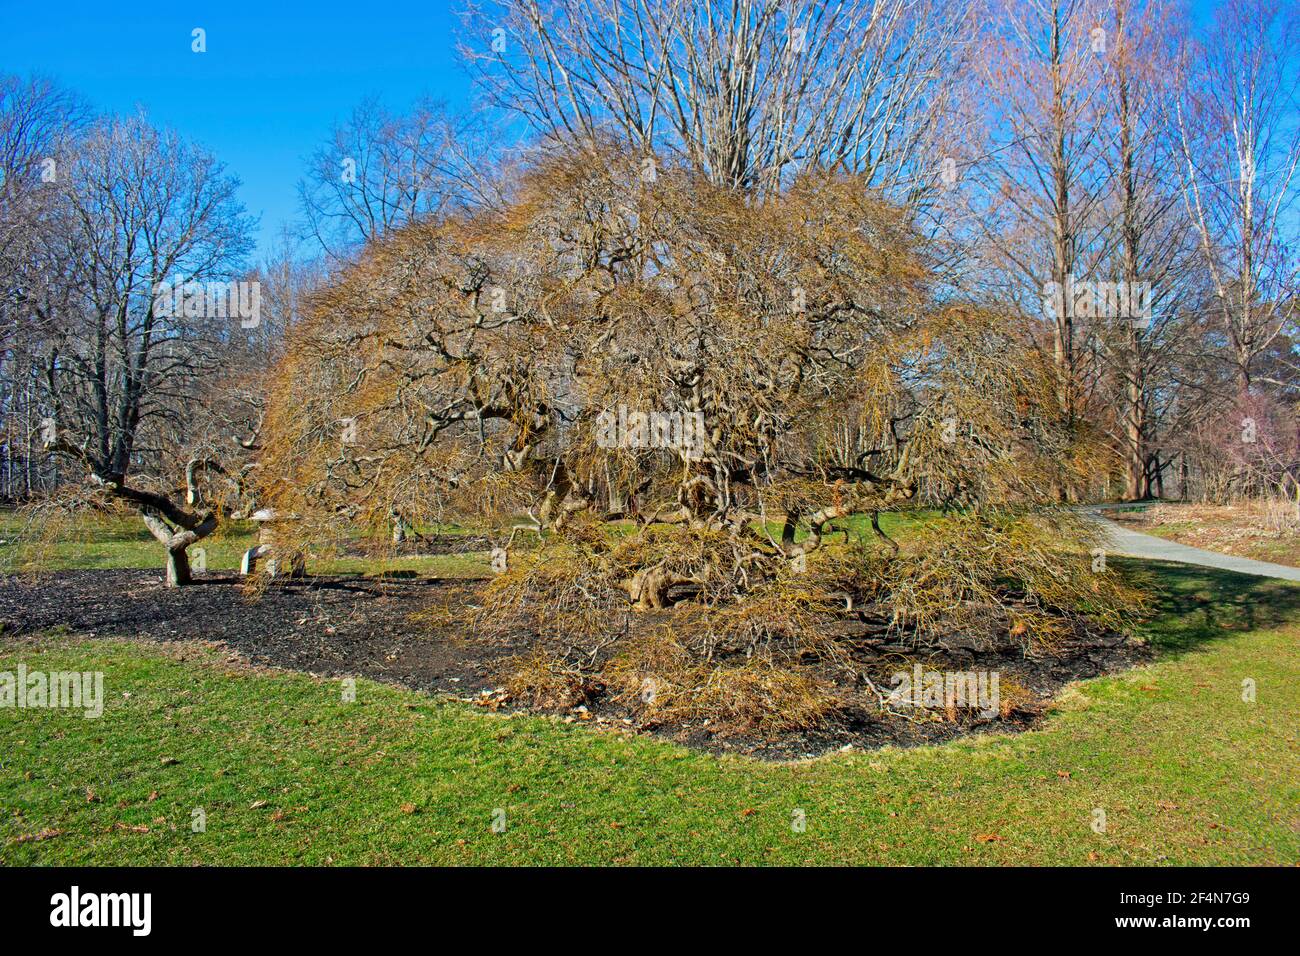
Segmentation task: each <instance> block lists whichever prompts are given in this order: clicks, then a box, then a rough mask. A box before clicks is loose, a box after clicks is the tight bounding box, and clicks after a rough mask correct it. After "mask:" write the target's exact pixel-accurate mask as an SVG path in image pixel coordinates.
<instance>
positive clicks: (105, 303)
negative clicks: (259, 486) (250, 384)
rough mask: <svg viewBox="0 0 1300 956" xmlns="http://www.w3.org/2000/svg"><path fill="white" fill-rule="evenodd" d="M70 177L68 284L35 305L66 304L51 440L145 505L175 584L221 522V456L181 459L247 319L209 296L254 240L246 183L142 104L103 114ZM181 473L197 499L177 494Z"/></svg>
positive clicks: (52, 354)
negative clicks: (204, 392)
mask: <svg viewBox="0 0 1300 956" xmlns="http://www.w3.org/2000/svg"><path fill="white" fill-rule="evenodd" d="M59 184H60V193H61V202H62V204H63V207H64V210H65V220H64V222H65V226H66V228H65V229H64V230H63V231H62V232H61V234H60V235H59V237H58V242H59V243H60V248H61V252H62V255H63V258H64V261H65V262H66V263H67V268H66V270H65V272H64V274H63V280H64V281H65V282H66V283H68V287H67V294H66V295H65V296H63V297H61V298H60V299H58V300H57V302H52V301H50V300H46V301H45V302H41V303H32V307H33V308H34V309H35V310H36V311H37V313H38V314H40V313H42V312H43V311H44V309H46V308H50V307H51V306H52V305H55V304H57V306H58V307H59V309H60V310H61V311H60V313H59V314H52V315H49V316H48V319H49V321H50V328H51V329H52V330H53V331H52V333H51V334H50V336H49V338H48V340H47V343H46V345H45V351H44V354H43V356H42V359H43V367H42V378H43V383H44V386H45V388H46V390H47V395H48V401H49V402H50V405H51V412H52V414H51V419H52V420H51V421H50V422H49V423H48V424H47V428H46V435H45V438H46V441H45V445H46V447H47V449H48V450H50V451H51V452H54V453H57V454H59V455H61V456H63V457H65V458H67V459H71V460H72V461H73V462H75V463H76V464H77V465H78V466H80V467H81V468H82V469H84V473H85V475H86V476H87V479H88V480H89V481H90V482H91V483H92V485H93V486H94V487H95V488H97V489H98V490H99V491H100V492H102V493H104V494H106V495H108V496H109V497H111V498H113V499H115V500H117V501H119V502H123V503H126V504H128V505H130V506H132V507H134V508H136V509H137V510H138V511H139V513H140V514H141V516H142V517H143V519H144V522H145V524H146V526H147V527H148V528H149V530H150V532H152V533H153V535H154V536H155V537H156V538H157V539H158V540H159V542H160V543H161V544H162V545H163V546H164V548H165V550H166V555H167V562H166V569H167V582H168V584H171V585H178V584H184V583H186V582H187V581H188V580H189V576H190V572H189V562H188V558H187V556H186V549H187V548H188V547H189V546H190V545H192V544H193V543H194V542H195V541H197V540H199V539H201V538H203V537H204V536H206V535H208V534H210V533H211V532H212V530H213V529H214V528H215V527H216V523H217V518H218V516H217V512H216V510H215V509H213V508H212V507H211V506H210V503H209V502H207V501H205V499H204V495H203V491H202V487H201V481H202V479H203V478H204V477H205V476H208V477H210V476H211V475H212V474H213V473H215V472H219V471H220V466H219V463H217V462H213V461H211V460H209V459H207V458H206V457H205V458H190V457H185V458H184V460H179V459H177V458H176V455H177V451H176V448H177V445H178V444H180V445H183V444H184V442H183V440H182V441H181V442H179V443H178V442H177V441H176V440H175V439H176V436H177V435H178V434H179V435H181V436H183V435H184V433H185V419H186V416H187V414H188V413H191V412H192V411H193V410H194V409H193V407H192V403H193V402H194V400H195V398H196V391H195V390H196V382H197V381H198V379H199V378H200V376H202V375H203V374H204V373H205V372H210V371H211V370H212V369H213V368H214V367H215V366H216V365H217V352H218V350H219V349H220V348H221V347H222V343H223V341H225V340H226V339H228V338H229V336H230V335H231V334H237V333H232V324H233V325H236V326H237V325H238V319H236V318H233V317H226V318H219V317H216V316H214V315H213V314H211V313H212V312H214V311H217V310H216V309H213V308H211V307H210V305H209V303H210V302H211V301H213V299H215V295H212V294H210V293H211V290H212V289H216V290H217V293H224V292H225V291H229V287H227V286H226V285H225V284H224V283H225V282H226V281H227V280H229V279H230V278H232V276H233V275H234V271H233V270H234V269H235V268H236V267H237V266H238V263H239V261H240V259H241V258H242V257H243V255H244V254H245V253H246V251H247V250H248V248H249V245H250V242H249V239H248V238H247V235H248V229H249V221H248V219H247V218H246V216H245V215H244V214H243V211H242V208H241V207H240V206H239V204H238V203H237V201H236V199H235V189H236V187H237V181H236V180H234V179H233V178H231V177H229V176H227V175H226V174H225V172H224V170H223V168H222V166H221V164H220V163H219V162H217V161H216V160H215V159H213V158H212V157H211V156H210V155H209V154H207V153H206V152H204V151H203V150H202V149H200V148H198V147H196V146H194V145H192V144H190V143H187V142H185V141H183V140H182V139H181V138H180V137H178V136H177V135H176V134H174V133H171V132H168V131H164V130H159V129H157V128H155V127H153V126H151V125H150V124H149V123H148V122H147V121H146V120H145V119H144V118H143V117H142V116H137V117H132V118H129V119H108V120H104V121H102V122H100V123H99V124H97V125H96V127H95V128H94V130H93V131H92V132H91V133H90V134H89V135H88V136H87V137H85V138H84V139H83V140H82V141H81V142H79V143H78V144H77V149H76V153H75V156H74V157H73V159H72V162H71V163H70V165H69V168H68V169H67V170H66V171H64V172H63V173H62V174H61V176H60V180H59ZM218 282H219V283H222V285H221V286H220V287H215V286H214V287H208V286H205V285H204V284H205V283H218ZM164 287H166V288H168V289H176V290H187V293H188V294H187V296H186V298H185V301H184V305H183V307H182V308H181V309H179V310H177V309H175V308H172V307H169V301H171V302H174V300H169V297H168V295H167V294H165V293H163V292H162V290H163V289H164ZM241 291H242V290H241ZM251 297H252V295H251V291H250V295H249V298H251ZM222 314H223V315H225V314H226V313H225V311H224V310H223V312H222ZM178 484H180V488H181V490H180V494H182V495H184V499H183V500H184V502H185V503H184V504H178V503H177V502H176V501H175V500H173V495H174V494H175V493H176V489H177V485H178Z"/></svg>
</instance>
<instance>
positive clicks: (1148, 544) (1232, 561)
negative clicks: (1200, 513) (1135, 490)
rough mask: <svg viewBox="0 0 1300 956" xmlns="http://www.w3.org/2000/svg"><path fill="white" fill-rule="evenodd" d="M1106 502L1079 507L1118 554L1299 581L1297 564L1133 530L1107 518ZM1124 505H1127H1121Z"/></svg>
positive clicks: (1109, 546)
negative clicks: (1221, 551) (1239, 554)
mask: <svg viewBox="0 0 1300 956" xmlns="http://www.w3.org/2000/svg"><path fill="white" fill-rule="evenodd" d="M1107 507H1110V506H1107V505H1095V506H1092V507H1088V508H1082V509H1080V510H1081V511H1083V513H1084V514H1086V515H1088V517H1090V518H1091V519H1092V520H1094V521H1096V522H1097V523H1098V524H1100V525H1101V526H1102V527H1103V528H1105V529H1106V531H1107V541H1106V544H1105V546H1106V548H1107V549H1108V550H1113V551H1115V552H1116V553H1118V554H1127V555H1129V556H1130V557H1134V558H1151V559H1153V560H1155V561H1179V562H1182V563H1183V564H1199V565H1201V566H1202V567H1206V568H1221V569H1222V570H1224V571H1236V572H1237V573H1238V574H1257V575H1259V576H1261V577H1265V578H1282V579H1283V580H1286V581H1300V568H1288V567H1287V566H1286V565H1285V564H1270V563H1269V562H1267V561H1252V560H1250V559H1249V558H1238V557H1235V556H1234V555H1231V554H1219V553H1218V552H1217V551H1206V550H1204V549H1202V548H1193V547H1189V546H1188V545H1185V544H1179V543H1178V542H1177V541H1169V540H1167V539H1165V538H1157V537H1156V536H1155V535H1150V534H1142V533H1141V532H1140V531H1132V530H1130V529H1129V528H1125V527H1124V526H1123V525H1120V524H1116V523H1115V522H1114V521H1111V520H1110V519H1109V518H1106V517H1105V516H1104V515H1103V514H1102V512H1103V511H1105V510H1106V509H1107ZM1121 507H1127V506H1121Z"/></svg>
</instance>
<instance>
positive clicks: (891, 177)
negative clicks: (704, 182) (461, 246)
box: [462, 0, 968, 199]
mask: <svg viewBox="0 0 1300 956" xmlns="http://www.w3.org/2000/svg"><path fill="white" fill-rule="evenodd" d="M966 7H967V5H966V3H965V2H963V0H949V2H936V0H860V2H849V3H842V2H824V0H818V2H812V3H803V2H793V0H734V2H733V0H501V2H497V3H488V4H486V5H483V6H472V7H471V8H470V10H469V11H468V13H467V15H466V23H467V27H468V32H469V36H468V37H467V39H466V41H465V42H464V43H463V46H462V48H463V51H464V54H465V56H466V58H467V59H468V61H469V62H470V63H471V64H472V65H473V66H475V67H476V69H477V71H478V74H479V76H480V78H481V80H482V82H483V84H484V86H485V88H486V89H487V91H488V93H489V95H490V96H491V97H492V99H493V100H494V101H495V102H496V103H497V104H499V105H501V106H504V107H506V108H507V109H509V110H510V111H512V112H513V113H515V114H517V115H521V116H523V117H524V118H525V119H526V120H527V121H528V123H529V124H530V125H531V127H532V128H533V129H534V130H535V131H537V132H540V133H541V134H543V135H544V136H547V137H551V138H553V139H557V140H560V141H571V140H573V139H575V138H576V139H580V140H585V141H590V140H592V139H593V138H597V137H604V136H611V135H612V136H616V137H617V138H618V139H619V140H620V141H621V142H622V143H624V144H625V145H626V146H628V148H630V149H632V150H633V151H634V152H637V153H640V154H641V155H642V156H644V157H650V156H653V155H655V154H656V153H667V154H669V155H674V154H675V155H677V156H680V157H682V158H684V159H685V160H686V161H687V162H689V163H690V164H691V165H692V166H693V167H694V168H696V169H699V170H701V171H703V172H704V173H705V174H706V175H707V176H708V178H709V180H710V181H711V182H713V183H714V184H715V185H721V186H727V187H732V188H740V189H766V190H772V189H775V188H777V187H778V186H779V185H780V184H781V183H782V182H785V181H787V180H788V179H789V177H790V176H791V175H792V174H793V173H795V172H797V171H798V170H800V169H809V168H813V167H816V166H825V167H829V168H841V169H844V170H846V171H848V172H852V173H857V174H862V175H863V176H864V177H865V180H866V182H867V183H868V185H871V186H874V187H879V188H886V189H892V190H894V193H893V195H894V198H896V199H904V198H906V197H907V196H908V195H909V194H912V195H913V197H914V198H915V195H916V194H917V193H918V192H919V191H920V190H921V189H922V188H923V187H924V186H925V185H926V184H932V183H933V182H934V180H935V178H936V176H937V174H938V169H937V165H936V164H934V163H933V162H932V157H931V156H930V155H927V151H928V150H929V148H931V147H932V146H933V144H934V142H935V140H936V133H937V124H938V120H939V118H940V116H941V115H942V113H943V108H944V106H945V99H944V95H943V89H944V86H943V81H944V80H946V79H950V78H951V77H952V76H953V75H954V74H955V73H956V71H957V69H958V68H959V66H960V61H961V58H962V56H963V54H964V44H965V38H966V36H967V33H968V30H967V26H968V23H967V20H966V17H965V11H966Z"/></svg>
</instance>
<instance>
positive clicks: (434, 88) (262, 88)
mask: <svg viewBox="0 0 1300 956" xmlns="http://www.w3.org/2000/svg"><path fill="white" fill-rule="evenodd" d="M1192 5H1193V7H1194V8H1196V11H1197V13H1198V14H1199V15H1201V16H1202V17H1203V16H1204V13H1205V11H1206V9H1207V8H1210V7H1212V6H1213V0H1192ZM0 24H3V26H2V27H0V69H3V70H4V71H6V72H17V73H24V74H25V73H29V72H39V73H42V74H45V75H48V76H50V77H52V78H54V79H55V80H57V81H59V82H60V83H62V84H63V85H64V86H67V87H69V88H71V89H74V90H76V91H78V92H80V93H81V94H83V95H84V96H86V97H87V98H88V99H89V100H90V102H91V103H92V105H94V106H95V107H97V108H99V109H102V110H106V111H115V112H129V111H133V110H134V109H135V108H136V107H137V106H142V107H144V108H145V109H146V110H147V111H148V113H149V116H150V117H151V118H152V119H153V121H154V122H156V123H160V124H162V125H166V126H171V127H173V128H175V129H177V130H179V131H180V132H181V133H182V134H183V135H185V136H187V137H189V138H191V139H193V140H197V141H198V142H200V143H202V144H203V145H204V146H206V147H207V148H208V149H210V150H212V151H213V152H214V153H216V155H217V156H219V157H220V158H221V159H222V160H223V161H224V162H226V164H227V165H228V167H229V169H230V170H231V171H232V172H233V173H234V174H236V175H237V176H239V178H240V179H241V180H242V182H243V188H242V190H241V196H242V198H243V201H244V203H245V205H246V206H247V207H248V209H249V211H250V212H252V213H253V214H254V215H257V216H259V217H260V218H261V231H260V234H259V237H258V247H259V253H265V252H266V251H267V250H268V249H269V247H270V245H271V243H272V242H273V240H274V238H275V237H276V236H278V234H279V232H280V228H281V226H282V224H283V223H285V222H287V221H290V220H292V219H294V218H295V216H296V214H297V188H296V187H297V182H298V180H299V178H300V177H301V175H302V171H303V169H304V167H305V165H306V162H305V161H306V158H307V157H308V156H309V155H310V154H311V152H312V151H313V150H314V149H315V148H316V146H317V145H318V144H319V143H320V142H321V141H322V140H323V139H324V138H325V137H326V135H327V134H328V132H329V130H330V128H331V127H332V125H333V124H334V122H335V121H336V120H338V119H341V118H343V117H344V116H345V115H346V114H347V113H348V112H349V111H350V110H351V108H352V107H353V106H354V105H355V104H356V103H357V102H358V101H359V100H361V99H362V98H363V97H365V96H367V95H370V94H378V95H380V96H381V97H383V99H384V101H385V102H386V104H387V105H389V106H390V107H393V108H397V109H401V108H404V107H405V106H406V105H408V104H409V103H411V102H412V101H413V100H414V99H416V97H418V96H419V95H421V94H422V93H429V94H431V95H432V96H434V97H437V98H441V99H446V100H448V101H449V102H451V103H467V102H468V101H469V99H470V98H471V97H472V95H473V94H472V84H471V83H470V80H469V77H468V76H467V75H466V74H465V72H464V70H463V68H462V67H461V65H460V61H459V58H458V56H457V55H456V52H455V41H456V39H457V37H458V36H459V35H460V29H461V26H460V22H459V20H458V19H457V18H456V17H455V16H454V15H453V13H452V12H451V4H450V3H449V2H448V0H425V2H409V0H381V2H374V0H371V2H367V0H348V2H340V0H317V2H314V3H303V2H298V0H287V2H286V0H264V2H262V3H249V2H246V0H228V2H224V3H181V2H175V0H173V2H171V3H137V4H133V5H129V6H127V5H121V4H110V3H105V2H104V0H97V2H86V0H61V2H59V3H57V4H45V3H35V2H21V3H20V2H15V0H0ZM195 27H202V28H203V29H205V30H206V31H207V52H206V53H203V54H196V53H193V52H192V51H191V49H190V45H191V31H192V30H193V29H194V28H195Z"/></svg>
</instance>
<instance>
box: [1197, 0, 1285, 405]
mask: <svg viewBox="0 0 1300 956" xmlns="http://www.w3.org/2000/svg"><path fill="white" fill-rule="evenodd" d="M1297 48H1300V16H1297V9H1296V7H1295V5H1294V4H1293V3H1289V2H1284V0H1281V2H1280V0H1225V2H1224V3H1223V4H1222V5H1221V6H1220V7H1219V8H1218V9H1217V10H1216V13H1215V18H1214V25H1213V27H1212V29H1211V31H1210V34H1209V35H1208V36H1207V37H1206V38H1205V39H1204V40H1203V41H1202V42H1201V43H1200V44H1199V45H1198V46H1197V47H1196V48H1195V49H1194V50H1193V51H1192V54H1191V56H1192V65H1191V73H1190V75H1191V77H1192V79H1193V83H1192V84H1191V86H1190V88H1189V89H1188V91H1187V92H1186V95H1185V96H1184V98H1183V100H1182V102H1181V103H1180V104H1179V113H1178V122H1179V131H1180V135H1181V142H1182V158H1183V166H1184V177H1185V181H1184V188H1185V196H1186V202H1187V204H1188V208H1189V209H1190V211H1191V215H1192V217H1193V220H1194V222H1195V223H1196V228H1197V231H1198V233H1199V237H1200V246H1201V252H1202V255H1203V257H1204V265H1205V268H1206V269H1207V271H1208V273H1209V277H1210V281H1211V283H1212V286H1213V299H1212V308H1213V310H1214V313H1215V316H1216V319H1217V322H1218V325H1219V328H1220V330H1221V331H1222V333H1223V335H1225V336H1226V337H1227V350H1226V359H1227V361H1228V362H1229V363H1230V366H1231V368H1232V375H1233V378H1234V380H1235V385H1236V388H1237V390H1238V392H1239V393H1240V394H1241V396H1244V395H1245V394H1246V393H1247V392H1249V390H1250V388H1251V386H1252V385H1253V384H1256V383H1258V382H1262V381H1268V382H1269V383H1270V384H1273V385H1280V384H1283V383H1282V382H1281V381H1280V380H1279V379H1277V378H1276V377H1268V378H1267V379H1264V378H1261V377H1260V375H1259V374H1258V370H1259V363H1260V360H1261V357H1262V356H1264V355H1265V353H1266V352H1268V351H1269V349H1270V348H1271V347H1272V345H1273V343H1274V342H1275V341H1277V339H1278V337H1279V336H1280V335H1282V334H1283V332H1284V330H1285V329H1287V327H1288V326H1290V325H1293V324H1294V322H1295V320H1296V314H1297V313H1296V309H1297V298H1296V293H1297V287H1296V283H1297V277H1298V275H1300V265H1298V263H1297V260H1296V258H1295V249H1296V245H1297V241H1300V227H1298V226H1297V217H1296V200H1297V197H1298V196H1300V179H1298V178H1297V172H1298V171H1300V116H1298V115H1297V94H1300V56H1297V53H1296V50H1297Z"/></svg>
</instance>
